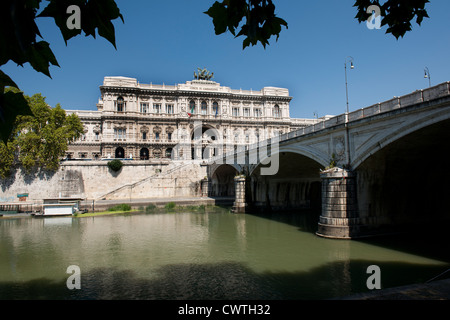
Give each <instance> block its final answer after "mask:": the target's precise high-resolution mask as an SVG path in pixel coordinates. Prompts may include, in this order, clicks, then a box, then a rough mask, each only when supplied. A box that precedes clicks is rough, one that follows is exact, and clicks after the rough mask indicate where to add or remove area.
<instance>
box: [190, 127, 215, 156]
mask: <svg viewBox="0 0 450 320" xmlns="http://www.w3.org/2000/svg"><path fill="white" fill-rule="evenodd" d="M220 141H221V137H220V132H219V131H218V130H217V129H216V128H214V127H213V126H211V125H202V126H197V127H196V128H194V130H192V133H191V156H192V159H195V160H202V159H203V160H205V159H209V158H210V157H212V156H215V155H217V154H218V153H219V152H220V151H219V150H218V149H219V148H220V147H221V145H220V143H219V142H220ZM214 145H216V146H214Z"/></svg>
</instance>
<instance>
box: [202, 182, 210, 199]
mask: <svg viewBox="0 0 450 320" xmlns="http://www.w3.org/2000/svg"><path fill="white" fill-rule="evenodd" d="M209 184H210V182H209V179H207V178H205V179H202V180H201V185H202V197H207V196H208V195H209V189H210V187H209Z"/></svg>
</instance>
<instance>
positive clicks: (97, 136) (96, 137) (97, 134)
mask: <svg viewBox="0 0 450 320" xmlns="http://www.w3.org/2000/svg"><path fill="white" fill-rule="evenodd" d="M98 140H100V134H99V133H98V132H96V133H95V141H98Z"/></svg>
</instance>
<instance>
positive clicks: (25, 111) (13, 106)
mask: <svg viewBox="0 0 450 320" xmlns="http://www.w3.org/2000/svg"><path fill="white" fill-rule="evenodd" d="M32 114H33V113H32V112H31V109H30V106H29V105H28V102H27V100H26V99H25V97H24V95H23V93H22V92H12V91H8V92H5V93H3V92H2V93H0V139H1V140H2V141H3V142H4V143H7V141H8V139H9V138H10V136H11V133H12V131H13V128H14V123H15V121H16V118H17V116H19V115H32Z"/></svg>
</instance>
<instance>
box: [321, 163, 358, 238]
mask: <svg viewBox="0 0 450 320" xmlns="http://www.w3.org/2000/svg"><path fill="white" fill-rule="evenodd" d="M320 177H321V179H322V214H321V215H320V220H319V227H318V231H317V233H316V234H317V235H318V236H321V237H326V238H336V239H352V238H355V237H358V235H359V232H360V223H359V214H358V204H357V198H356V174H355V173H354V172H352V171H349V170H345V169H340V168H333V169H330V170H327V171H324V172H322V173H321V175H320Z"/></svg>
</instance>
